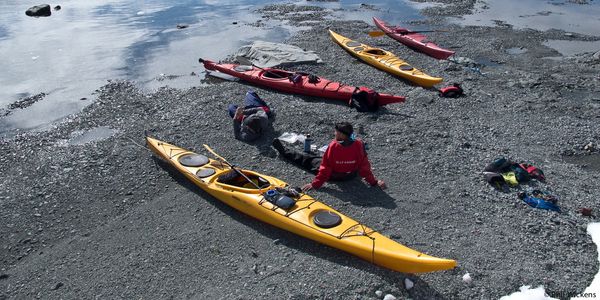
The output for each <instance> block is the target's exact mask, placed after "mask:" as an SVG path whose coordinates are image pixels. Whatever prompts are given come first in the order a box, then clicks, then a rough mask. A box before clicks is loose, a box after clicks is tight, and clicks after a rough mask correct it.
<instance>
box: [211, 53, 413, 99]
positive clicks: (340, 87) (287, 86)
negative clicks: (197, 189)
mask: <svg viewBox="0 0 600 300" xmlns="http://www.w3.org/2000/svg"><path fill="white" fill-rule="evenodd" d="M200 62H201V63H203V64H204V68H206V69H207V70H213V71H219V72H222V73H225V74H229V75H231V76H234V77H237V78H240V79H242V80H245V81H247V82H250V83H252V84H255V85H258V86H265V87H268V88H272V89H274V90H278V91H281V92H286V93H291V94H299V95H306V96H313V97H320V98H327V99H335V100H341V101H344V102H345V103H349V101H350V99H351V98H352V95H353V94H354V93H355V92H357V91H358V90H359V88H358V87H356V86H350V85H344V84H342V83H339V82H336V81H331V80H328V79H325V78H318V80H317V82H310V81H309V80H310V79H309V76H308V75H307V74H302V73H300V74H302V75H303V76H302V78H301V79H300V80H298V81H297V82H292V80H290V77H291V76H293V75H294V74H297V73H294V72H290V71H285V70H281V69H274V68H257V67H254V66H245V65H238V64H220V63H216V62H213V61H210V60H204V59H200ZM405 100H406V99H405V98H404V97H403V96H394V95H389V94H377V103H378V105H379V106H382V105H387V104H391V103H399V102H404V101H405Z"/></svg>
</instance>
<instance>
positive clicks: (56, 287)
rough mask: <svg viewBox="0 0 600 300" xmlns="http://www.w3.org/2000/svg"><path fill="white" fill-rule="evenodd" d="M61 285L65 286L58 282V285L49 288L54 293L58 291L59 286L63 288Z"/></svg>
mask: <svg viewBox="0 0 600 300" xmlns="http://www.w3.org/2000/svg"><path fill="white" fill-rule="evenodd" d="M63 285H65V284H64V283H62V282H59V283H57V284H56V285H54V286H53V287H52V288H51V290H53V291H56V290H58V289H59V288H60V287H61V286H63Z"/></svg>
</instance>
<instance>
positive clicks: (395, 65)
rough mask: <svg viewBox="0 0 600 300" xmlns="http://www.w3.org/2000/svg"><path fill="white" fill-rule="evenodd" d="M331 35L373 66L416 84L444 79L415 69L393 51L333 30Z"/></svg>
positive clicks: (436, 82) (354, 54)
mask: <svg viewBox="0 0 600 300" xmlns="http://www.w3.org/2000/svg"><path fill="white" fill-rule="evenodd" d="M329 35H330V36H331V39H332V40H333V41H335V42H336V43H337V44H338V45H340V46H341V47H342V48H344V50H346V51H348V52H349V53H350V54H351V55H353V56H355V57H357V58H358V59H360V60H362V61H364V62H366V63H368V64H370V65H371V66H374V67H376V68H378V69H380V70H383V71H385V72H388V73H391V74H394V75H396V76H398V77H401V78H403V79H406V80H408V81H410V82H412V83H414V84H417V85H420V86H423V87H432V86H434V85H435V84H438V83H440V82H442V81H443V79H442V78H439V77H433V76H429V75H427V74H425V73H423V72H422V71H420V70H417V69H415V68H414V67H412V66H411V65H409V64H408V63H407V62H405V61H404V60H402V59H400V58H398V57H397V56H396V55H394V54H393V53H391V52H388V51H385V50H383V49H379V48H374V47H371V46H369V45H366V44H362V43H359V42H356V41H353V40H351V39H349V38H347V37H344V36H342V35H340V34H338V33H336V32H334V31H332V30H329Z"/></svg>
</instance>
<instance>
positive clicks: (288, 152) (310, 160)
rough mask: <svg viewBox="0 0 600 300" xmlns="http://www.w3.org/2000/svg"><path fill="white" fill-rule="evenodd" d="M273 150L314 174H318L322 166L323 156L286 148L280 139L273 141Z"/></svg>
mask: <svg viewBox="0 0 600 300" xmlns="http://www.w3.org/2000/svg"><path fill="white" fill-rule="evenodd" d="M273 148H275V150H277V152H279V154H280V155H281V156H283V157H284V158H285V159H287V160H289V161H291V162H292V163H293V164H295V165H297V166H300V167H302V168H304V169H306V170H308V171H310V172H311V173H313V174H317V172H318V171H319V166H320V165H321V156H318V155H314V154H310V153H306V152H301V151H298V150H296V149H293V148H292V147H286V146H285V145H284V144H283V143H282V142H281V141H280V140H279V139H274V140H273Z"/></svg>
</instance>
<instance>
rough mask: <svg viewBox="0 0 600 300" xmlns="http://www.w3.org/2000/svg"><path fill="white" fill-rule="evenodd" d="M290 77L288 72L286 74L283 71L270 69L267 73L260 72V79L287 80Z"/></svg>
mask: <svg viewBox="0 0 600 300" xmlns="http://www.w3.org/2000/svg"><path fill="white" fill-rule="evenodd" d="M290 75H292V73H290V72H286V71H283V70H274V69H271V70H269V71H264V72H262V74H261V77H263V78H269V79H282V78H285V79H287V78H288V77H289V76H290Z"/></svg>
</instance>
